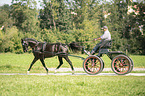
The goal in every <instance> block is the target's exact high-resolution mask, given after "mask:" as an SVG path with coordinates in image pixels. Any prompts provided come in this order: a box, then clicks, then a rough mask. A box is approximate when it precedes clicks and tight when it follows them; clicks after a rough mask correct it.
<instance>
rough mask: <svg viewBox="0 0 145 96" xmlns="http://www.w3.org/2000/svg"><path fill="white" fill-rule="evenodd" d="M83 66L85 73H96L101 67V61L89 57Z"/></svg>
mask: <svg viewBox="0 0 145 96" xmlns="http://www.w3.org/2000/svg"><path fill="white" fill-rule="evenodd" d="M84 68H85V71H87V73H90V74H96V73H98V72H99V71H100V69H101V61H100V60H99V59H98V58H96V57H89V58H87V59H86V60H85V62H84Z"/></svg>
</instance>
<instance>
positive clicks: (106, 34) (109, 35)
mask: <svg viewBox="0 0 145 96" xmlns="http://www.w3.org/2000/svg"><path fill="white" fill-rule="evenodd" d="M100 38H101V39H102V41H104V40H111V34H110V32H109V31H108V30H106V31H105V32H104V34H103V35H102V36H101V37H100Z"/></svg>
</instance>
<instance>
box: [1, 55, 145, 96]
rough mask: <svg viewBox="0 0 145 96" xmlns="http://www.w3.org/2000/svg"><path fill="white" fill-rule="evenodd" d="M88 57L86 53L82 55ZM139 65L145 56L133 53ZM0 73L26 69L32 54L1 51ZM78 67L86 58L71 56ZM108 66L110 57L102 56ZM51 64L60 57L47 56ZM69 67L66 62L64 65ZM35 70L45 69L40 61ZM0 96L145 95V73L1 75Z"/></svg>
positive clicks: (56, 63)
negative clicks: (117, 74)
mask: <svg viewBox="0 0 145 96" xmlns="http://www.w3.org/2000/svg"><path fill="white" fill-rule="evenodd" d="M80 56H83V57H87V55H80ZM130 57H131V58H132V59H133V61H134V66H135V67H136V68H145V64H144V61H145V60H144V58H145V56H140V55H131V56H130ZM0 59H1V60H0V73H3V72H5V73H26V71H27V69H28V67H29V65H30V63H31V61H32V59H33V55H32V54H28V53H26V54H12V53H6V54H4V53H3V54H0ZM70 59H71V61H72V62H73V65H74V67H75V68H82V63H83V60H81V59H78V58H75V57H70ZM103 60H104V62H105V68H109V67H110V63H111V61H110V60H109V58H107V56H104V57H103ZM45 62H46V65H47V67H48V68H56V67H57V65H58V60H57V57H53V58H49V59H46V60H45ZM62 67H64V68H70V66H69V65H68V64H67V63H66V62H64V65H63V66H62ZM31 72H32V73H35V72H37V73H45V70H44V68H43V66H42V65H41V63H40V61H38V62H36V64H35V65H34V66H33V68H32V70H31ZM0 78H1V79H0V96H145V77H144V76H97V75H96V76H85V75H83V76H75V75H71V76H52V75H48V76H33V75H12V76H7V75H0Z"/></svg>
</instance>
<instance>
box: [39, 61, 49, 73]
mask: <svg viewBox="0 0 145 96" xmlns="http://www.w3.org/2000/svg"><path fill="white" fill-rule="evenodd" d="M40 61H41V63H42V65H43V67H44V68H45V70H46V72H47V74H48V68H47V67H46V66H45V62H44V59H43V58H41V59H40Z"/></svg>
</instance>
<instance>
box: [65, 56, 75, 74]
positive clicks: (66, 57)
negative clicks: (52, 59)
mask: <svg viewBox="0 0 145 96" xmlns="http://www.w3.org/2000/svg"><path fill="white" fill-rule="evenodd" d="M64 59H65V60H66V61H67V62H68V63H69V65H70V66H71V69H72V74H74V68H73V65H72V62H71V61H70V59H69V58H68V56H65V57H64Z"/></svg>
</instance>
